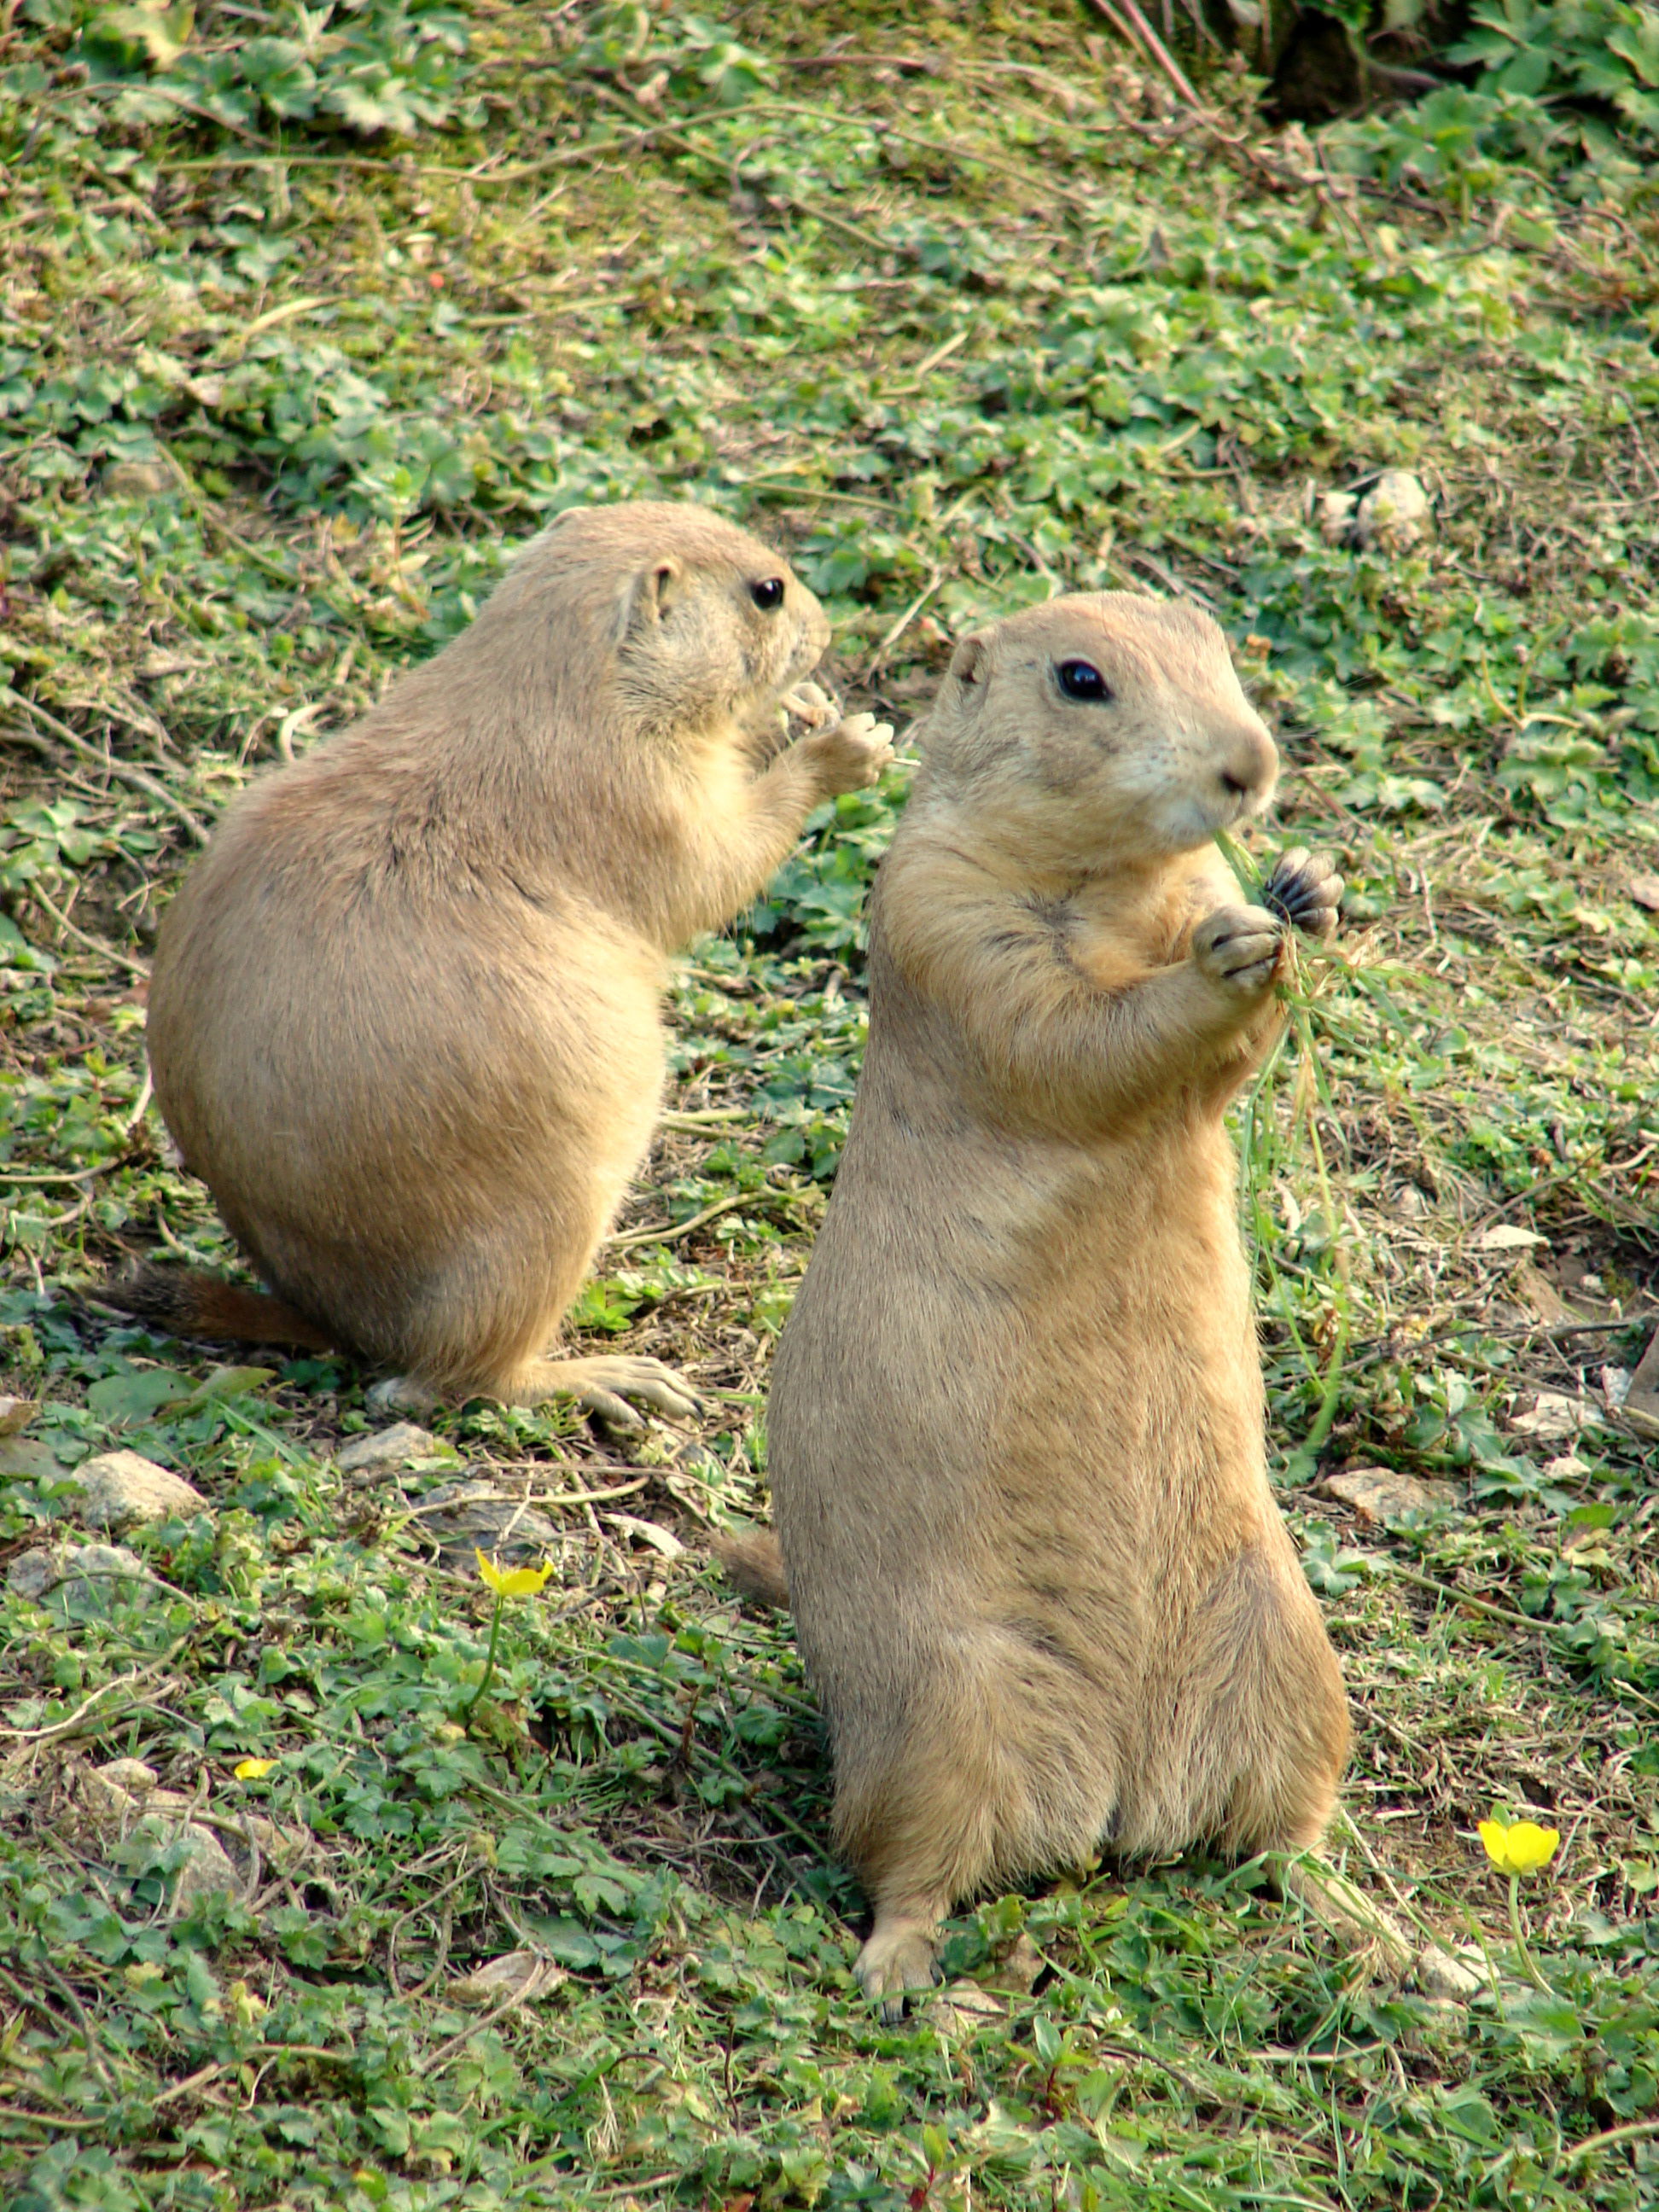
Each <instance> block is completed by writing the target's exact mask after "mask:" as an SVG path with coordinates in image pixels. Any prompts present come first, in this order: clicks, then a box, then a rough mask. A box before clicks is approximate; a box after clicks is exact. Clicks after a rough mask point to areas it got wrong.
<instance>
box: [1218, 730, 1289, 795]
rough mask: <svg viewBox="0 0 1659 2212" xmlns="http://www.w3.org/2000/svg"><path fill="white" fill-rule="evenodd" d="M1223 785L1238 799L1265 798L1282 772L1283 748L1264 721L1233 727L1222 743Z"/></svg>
mask: <svg viewBox="0 0 1659 2212" xmlns="http://www.w3.org/2000/svg"><path fill="white" fill-rule="evenodd" d="M1219 767H1220V773H1221V783H1222V788H1223V789H1224V790H1225V792H1227V793H1228V794H1229V795H1230V796H1231V797H1232V798H1234V799H1254V800H1255V801H1256V802H1257V803H1258V804H1260V803H1261V802H1262V801H1264V800H1265V799H1267V796H1268V794H1269V793H1271V792H1272V790H1273V784H1274V782H1275V781H1277V778H1278V775H1279V748H1278V746H1277V745H1275V744H1274V743H1273V739H1272V738H1271V737H1269V736H1268V734H1267V731H1266V729H1264V728H1263V726H1262V725H1261V723H1260V722H1246V723H1243V724H1241V725H1240V726H1237V728H1235V729H1232V730H1230V731H1229V732H1227V733H1226V736H1225V738H1224V739H1223V741H1222V745H1221V758H1220V762H1219Z"/></svg>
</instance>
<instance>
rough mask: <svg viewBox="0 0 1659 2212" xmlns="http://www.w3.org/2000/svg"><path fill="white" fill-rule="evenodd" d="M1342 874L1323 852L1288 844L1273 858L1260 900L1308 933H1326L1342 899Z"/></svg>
mask: <svg viewBox="0 0 1659 2212" xmlns="http://www.w3.org/2000/svg"><path fill="white" fill-rule="evenodd" d="M1342 892H1343V883H1342V878H1341V877H1340V876H1339V875H1338V874H1337V872H1336V870H1335V868H1334V866H1332V864H1331V861H1330V860H1329V858H1328V855H1327V854H1323V853H1310V852H1309V850H1308V848H1307V847H1306V846H1305V845H1292V846H1291V849H1290V851H1289V852H1288V853H1281V854H1279V858H1278V859H1277V860H1275V861H1274V862H1273V873H1272V874H1271V875H1270V876H1269V877H1268V878H1267V882H1266V883H1265V884H1263V885H1262V886H1261V903H1262V905H1263V906H1265V907H1266V908H1267V910H1268V912H1269V913H1271V914H1276V915H1279V918H1280V920H1281V921H1288V922H1290V923H1291V925H1292V926H1293V927H1296V928H1297V929H1299V930H1301V931H1302V932H1303V933H1304V934H1305V935H1307V936H1309V937H1329V936H1331V935H1332V934H1333V933H1334V931H1335V928H1336V912H1337V908H1338V907H1340V905H1341V903H1342Z"/></svg>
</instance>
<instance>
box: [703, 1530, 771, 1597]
mask: <svg viewBox="0 0 1659 2212" xmlns="http://www.w3.org/2000/svg"><path fill="white" fill-rule="evenodd" d="M709 1549H710V1550H711V1551H712V1552H713V1553H714V1557H715V1558H716V1559H718V1560H719V1561H720V1565H721V1566H723V1567H724V1568H725V1570H726V1576H727V1578H728V1579H729V1580H730V1581H732V1582H733V1583H736V1584H737V1586H738V1589H739V1591H740V1592H741V1593H742V1595H744V1597H746V1598H749V1599H750V1600H751V1601H753V1602H754V1603H755V1604H756V1605H775V1606H776V1607H778V1609H779V1611H780V1612H783V1613H787V1611H788V1609H789V1577H788V1576H787V1574H786V1573H785V1571H784V1565H783V1553H782V1552H781V1551H780V1549H779V1548H778V1540H777V1538H776V1537H775V1536H774V1535H772V1534H770V1533H769V1531H768V1530H765V1529H760V1530H757V1532H756V1533H755V1534H753V1535H751V1536H718V1535H717V1536H714V1537H713V1538H712V1539H711V1540H710V1543H709Z"/></svg>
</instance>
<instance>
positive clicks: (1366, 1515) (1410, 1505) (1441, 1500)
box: [1319, 1467, 1457, 1524]
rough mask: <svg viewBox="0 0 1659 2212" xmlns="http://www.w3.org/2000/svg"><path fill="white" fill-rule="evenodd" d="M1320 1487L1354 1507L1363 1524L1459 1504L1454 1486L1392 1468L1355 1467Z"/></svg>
mask: <svg viewBox="0 0 1659 2212" xmlns="http://www.w3.org/2000/svg"><path fill="white" fill-rule="evenodd" d="M1319 1487H1320V1489H1321V1491H1322V1492H1323V1493H1324V1495H1325V1496H1326V1497H1327V1498H1335V1499H1336V1500H1337V1501H1338V1503H1339V1504H1343V1505H1347V1506H1352V1509H1353V1510H1354V1512H1355V1514H1356V1515H1357V1516H1358V1518H1359V1519H1360V1520H1362V1521H1364V1522H1370V1523H1372V1524H1375V1523H1376V1522H1378V1521H1397V1520H1398V1519H1399V1518H1400V1516H1401V1514H1402V1513H1427V1512H1431V1510H1433V1509H1434V1508H1435V1507H1436V1506H1437V1505H1440V1506H1449V1505H1451V1506H1455V1504H1457V1491H1456V1488H1455V1486H1454V1485H1453V1484H1451V1483H1449V1482H1424V1481H1421V1480H1419V1478H1418V1477H1417V1476H1416V1475H1414V1474H1400V1473H1399V1471H1398V1470H1397V1469H1396V1468H1391V1467H1351V1468H1349V1469H1348V1470H1347V1472H1346V1474H1328V1475H1327V1476H1326V1478H1325V1480H1323V1482H1322V1483H1321V1484H1320V1486H1319Z"/></svg>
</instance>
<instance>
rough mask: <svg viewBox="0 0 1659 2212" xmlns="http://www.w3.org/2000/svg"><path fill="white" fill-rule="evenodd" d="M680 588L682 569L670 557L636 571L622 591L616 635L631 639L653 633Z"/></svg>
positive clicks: (678, 595) (678, 596) (679, 591)
mask: <svg viewBox="0 0 1659 2212" xmlns="http://www.w3.org/2000/svg"><path fill="white" fill-rule="evenodd" d="M684 588H685V568H684V563H683V562H678V561H677V560H676V559H675V558H674V556H673V555H672V554H671V553H665V554H664V555H663V556H662V558H661V559H660V560H659V561H653V562H649V563H648V564H647V566H646V567H645V568H641V569H639V570H638V571H637V572H636V573H635V575H633V576H632V577H631V578H630V579H629V581H628V583H627V584H626V585H625V586H623V597H622V608H621V613H622V623H621V625H620V635H622V636H623V637H634V636H635V635H638V634H639V632H640V631H641V630H648V629H655V628H656V626H657V624H658V623H660V622H661V620H662V618H663V617H664V616H665V614H666V613H667V612H668V611H669V609H670V608H671V606H672V605H674V603H675V601H676V600H677V599H679V598H680V597H681V596H682V595H683V593H684Z"/></svg>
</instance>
